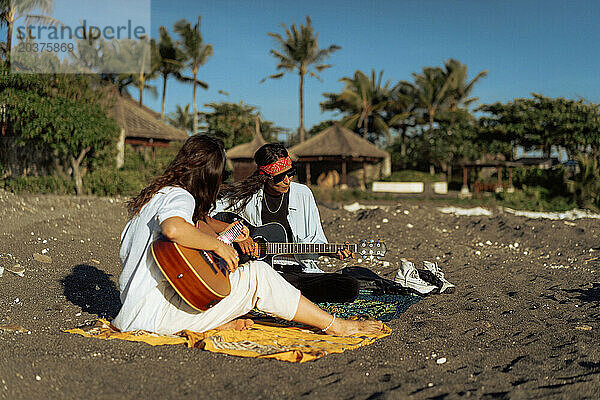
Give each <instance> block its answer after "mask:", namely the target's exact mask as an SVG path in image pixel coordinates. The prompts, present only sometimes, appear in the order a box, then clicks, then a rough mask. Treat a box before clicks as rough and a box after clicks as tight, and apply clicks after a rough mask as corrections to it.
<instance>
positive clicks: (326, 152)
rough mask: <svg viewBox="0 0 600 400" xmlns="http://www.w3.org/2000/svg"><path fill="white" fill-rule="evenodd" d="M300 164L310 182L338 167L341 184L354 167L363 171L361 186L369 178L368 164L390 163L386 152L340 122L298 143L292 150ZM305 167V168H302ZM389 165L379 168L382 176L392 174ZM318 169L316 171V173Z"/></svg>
mask: <svg viewBox="0 0 600 400" xmlns="http://www.w3.org/2000/svg"><path fill="white" fill-rule="evenodd" d="M290 153H292V154H293V155H294V156H295V157H296V158H297V161H298V163H299V164H302V165H303V166H304V168H303V169H304V181H305V182H307V183H310V182H311V180H312V179H311V178H312V177H311V170H312V172H313V176H318V174H320V173H325V172H328V171H329V170H332V169H335V170H338V169H339V170H340V175H341V183H342V184H344V185H345V184H347V183H348V178H347V175H348V173H349V172H351V171H352V170H362V172H363V174H362V177H361V179H360V180H361V182H360V184H361V186H362V185H364V184H365V180H366V176H365V175H366V164H377V163H381V162H384V164H389V160H390V155H389V153H388V152H387V151H384V150H381V149H379V148H377V146H375V145H374V144H372V143H370V142H368V141H367V140H365V139H363V138H361V137H360V136H358V135H357V134H356V133H354V132H352V131H351V130H349V129H347V128H344V127H342V126H340V125H338V124H335V125H332V126H330V127H329V128H327V129H325V130H324V131H323V132H321V133H319V134H317V135H315V136H313V137H311V138H310V139H308V140H306V141H305V142H302V143H300V144H297V145H296V146H294V147H292V148H291V149H290ZM301 169H302V168H301ZM388 170H389V167H384V171H379V172H378V174H379V175H386V174H387V175H389V171H388ZM315 172H316V173H315Z"/></svg>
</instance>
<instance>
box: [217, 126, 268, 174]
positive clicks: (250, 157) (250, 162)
mask: <svg viewBox="0 0 600 400" xmlns="http://www.w3.org/2000/svg"><path fill="white" fill-rule="evenodd" d="M266 143H267V142H266V141H265V139H264V138H263V136H262V134H261V133H260V127H259V122H258V118H257V119H256V129H255V131H254V137H253V138H252V140H251V141H250V142H248V143H242V144H240V145H237V146H235V147H232V148H231V149H229V150H227V151H226V153H227V163H228V164H230V167H231V168H232V169H233V180H234V182H237V181H241V180H243V179H244V178H246V177H248V176H250V175H252V173H253V172H254V170H256V164H255V163H254V153H255V152H256V150H258V149H259V148H260V147H261V146H262V145H264V144H266Z"/></svg>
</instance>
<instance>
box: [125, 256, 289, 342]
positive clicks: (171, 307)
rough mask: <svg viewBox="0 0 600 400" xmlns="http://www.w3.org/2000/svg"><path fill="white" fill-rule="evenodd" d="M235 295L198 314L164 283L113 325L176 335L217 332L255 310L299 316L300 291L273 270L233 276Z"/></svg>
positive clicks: (259, 265) (258, 267)
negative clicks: (180, 333)
mask: <svg viewBox="0 0 600 400" xmlns="http://www.w3.org/2000/svg"><path fill="white" fill-rule="evenodd" d="M229 281H230V282H231V293H230V294H229V296H227V297H225V298H224V299H223V300H221V301H220V302H219V303H217V304H216V305H215V306H214V307H212V308H210V309H208V310H206V311H197V310H194V309H193V308H192V307H190V306H189V305H188V304H187V303H186V302H185V301H184V300H183V299H182V298H181V297H180V296H179V295H178V294H177V292H175V290H174V289H173V288H172V287H171V285H170V284H169V283H168V282H167V281H166V280H162V281H161V282H160V283H159V284H158V286H157V287H156V290H152V291H151V292H149V293H148V295H147V296H145V298H144V300H143V301H142V302H140V303H141V304H137V305H135V306H133V307H129V308H130V309H129V310H128V309H124V308H126V304H127V303H125V304H124V305H123V308H122V309H121V311H120V312H119V315H117V317H116V318H115V319H114V321H113V324H114V325H115V326H116V327H117V328H118V329H120V330H121V331H130V330H136V329H144V330H148V331H152V332H156V333H160V334H172V333H176V332H179V331H181V330H183V329H187V330H190V331H195V332H204V331H208V330H210V329H214V328H217V327H218V326H220V325H223V324H225V323H227V322H229V321H231V320H233V319H235V318H237V317H240V316H242V315H244V314H246V313H248V312H249V311H250V310H252V309H253V308H254V307H256V308H258V309H259V310H261V311H264V312H266V313H269V314H272V315H275V316H277V317H280V318H283V319H286V320H291V319H292V318H294V316H295V315H296V311H297V310H298V303H299V302H300V291H299V290H298V289H296V288H295V287H293V286H292V285H291V284H289V283H288V282H287V281H286V280H285V279H283V278H282V277H281V275H280V274H279V273H278V272H276V271H275V270H274V269H273V268H271V266H270V265H269V264H267V263H265V262H262V261H251V262H249V263H246V264H243V265H241V266H240V267H239V268H238V269H237V270H236V271H235V272H233V273H231V274H229Z"/></svg>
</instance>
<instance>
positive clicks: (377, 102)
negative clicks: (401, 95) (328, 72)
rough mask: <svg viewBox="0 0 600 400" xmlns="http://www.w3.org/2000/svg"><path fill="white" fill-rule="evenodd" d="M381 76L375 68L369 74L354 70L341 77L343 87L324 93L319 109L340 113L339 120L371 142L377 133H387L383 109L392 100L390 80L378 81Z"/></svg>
mask: <svg viewBox="0 0 600 400" xmlns="http://www.w3.org/2000/svg"><path fill="white" fill-rule="evenodd" d="M382 77H383V71H381V72H379V75H377V74H376V73H375V70H372V71H371V77H370V78H369V77H368V76H367V75H366V74H365V73H364V72H362V71H356V72H355V73H354V76H353V77H351V78H350V77H343V78H342V79H340V81H342V82H344V85H345V87H344V90H342V92H341V93H339V94H336V93H324V94H323V96H325V97H326V98H327V100H325V101H324V102H322V103H321V109H322V110H323V111H331V110H337V111H340V112H342V113H344V114H345V116H344V117H343V118H342V120H341V124H342V125H344V126H345V127H347V128H349V129H352V130H354V131H356V132H358V133H359V134H360V135H361V136H362V137H364V138H367V139H370V140H371V141H373V142H374V141H376V140H377V139H378V138H379V137H380V136H381V135H386V136H389V135H390V128H389V126H388V124H387V122H386V112H387V110H388V104H389V103H391V101H392V99H391V95H390V84H391V83H390V81H387V82H385V83H384V84H383V85H382V82H381V80H382Z"/></svg>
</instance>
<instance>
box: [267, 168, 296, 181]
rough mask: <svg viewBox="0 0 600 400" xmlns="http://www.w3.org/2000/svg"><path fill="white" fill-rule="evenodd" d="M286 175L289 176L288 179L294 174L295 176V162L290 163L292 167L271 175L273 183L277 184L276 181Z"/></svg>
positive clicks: (281, 179)
mask: <svg viewBox="0 0 600 400" xmlns="http://www.w3.org/2000/svg"><path fill="white" fill-rule="evenodd" d="M286 176H287V177H289V178H290V179H292V178H293V177H294V176H296V165H295V164H292V168H290V169H288V170H287V171H285V172H282V173H280V174H277V175H273V176H272V177H271V179H272V181H273V183H274V184H278V183H280V182H282V181H283V180H284V179H285V177H286Z"/></svg>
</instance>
